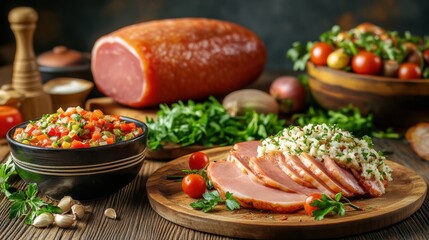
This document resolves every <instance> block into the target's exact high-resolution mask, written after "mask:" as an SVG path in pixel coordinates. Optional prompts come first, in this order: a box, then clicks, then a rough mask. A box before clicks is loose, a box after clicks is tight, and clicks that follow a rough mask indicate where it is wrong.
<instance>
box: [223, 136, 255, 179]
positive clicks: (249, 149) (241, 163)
mask: <svg viewBox="0 0 429 240" xmlns="http://www.w3.org/2000/svg"><path fill="white" fill-rule="evenodd" d="M260 144H261V142H259V141H248V142H241V143H237V144H235V145H234V148H233V150H231V152H230V154H229V155H228V158H227V160H228V161H230V162H233V163H234V164H236V165H237V167H238V168H239V169H240V170H241V171H242V172H243V173H245V174H248V175H249V176H250V177H251V178H252V179H253V180H254V181H257V182H260V183H262V184H263V182H262V181H261V180H260V179H259V178H258V177H257V176H256V175H255V174H254V173H253V172H252V170H251V169H250V167H249V160H250V158H252V157H256V156H257V155H258V151H257V149H258V146H259V145H260Z"/></svg>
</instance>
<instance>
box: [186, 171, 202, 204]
mask: <svg viewBox="0 0 429 240" xmlns="http://www.w3.org/2000/svg"><path fill="white" fill-rule="evenodd" d="M182 190H183V192H184V193H186V194H187V195H188V196H189V197H191V198H200V197H201V196H203V194H204V192H205V191H206V181H205V180H204V178H203V177H202V176H201V175H199V174H188V175H186V176H185V177H184V178H183V179H182Z"/></svg>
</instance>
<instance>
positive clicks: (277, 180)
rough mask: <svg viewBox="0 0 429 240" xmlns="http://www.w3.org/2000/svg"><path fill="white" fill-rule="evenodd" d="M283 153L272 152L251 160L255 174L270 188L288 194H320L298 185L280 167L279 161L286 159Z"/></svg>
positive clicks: (312, 189) (315, 190) (250, 164)
mask: <svg viewBox="0 0 429 240" xmlns="http://www.w3.org/2000/svg"><path fill="white" fill-rule="evenodd" d="M284 158H285V155H283V153H282V152H270V153H269V154H266V155H264V156H262V157H259V158H251V159H250V163H249V166H250V168H251V169H252V170H253V172H254V173H255V174H256V175H257V176H258V177H259V178H260V179H261V180H262V181H263V182H264V183H265V184H266V185H267V186H270V187H274V188H278V189H280V190H282V191H286V192H297V193H303V194H306V195H310V194H313V193H316V192H319V191H318V190H317V189H314V188H307V187H305V186H303V185H300V184H298V183H296V182H295V181H294V180H292V179H291V178H290V177H289V176H288V175H287V174H285V173H284V172H283V170H282V169H281V168H280V166H279V165H278V161H279V159H284Z"/></svg>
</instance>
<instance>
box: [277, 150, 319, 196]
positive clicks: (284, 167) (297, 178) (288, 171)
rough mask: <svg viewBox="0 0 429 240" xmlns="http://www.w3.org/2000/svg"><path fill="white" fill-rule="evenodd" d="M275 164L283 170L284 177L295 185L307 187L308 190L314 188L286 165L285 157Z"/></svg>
mask: <svg viewBox="0 0 429 240" xmlns="http://www.w3.org/2000/svg"><path fill="white" fill-rule="evenodd" d="M277 160H278V162H277V164H278V165H279V166H280V168H281V169H282V170H283V172H284V173H286V175H288V176H289V177H290V178H291V179H292V180H294V181H295V182H296V183H298V184H300V185H302V186H305V187H308V188H314V186H313V184H311V182H309V181H306V179H305V178H303V177H301V176H300V175H299V173H298V171H297V170H296V169H295V168H293V167H292V166H291V165H290V164H287V162H286V157H284V158H278V159H277Z"/></svg>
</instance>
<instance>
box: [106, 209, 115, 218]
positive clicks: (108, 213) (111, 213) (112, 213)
mask: <svg viewBox="0 0 429 240" xmlns="http://www.w3.org/2000/svg"><path fill="white" fill-rule="evenodd" d="M104 216H106V217H108V218H111V219H116V217H117V216H116V211H115V209H113V208H108V209H106V210H105V211H104Z"/></svg>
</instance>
